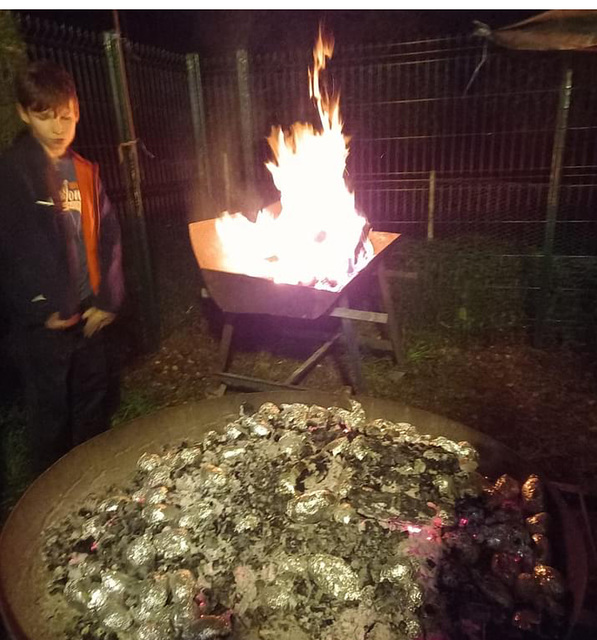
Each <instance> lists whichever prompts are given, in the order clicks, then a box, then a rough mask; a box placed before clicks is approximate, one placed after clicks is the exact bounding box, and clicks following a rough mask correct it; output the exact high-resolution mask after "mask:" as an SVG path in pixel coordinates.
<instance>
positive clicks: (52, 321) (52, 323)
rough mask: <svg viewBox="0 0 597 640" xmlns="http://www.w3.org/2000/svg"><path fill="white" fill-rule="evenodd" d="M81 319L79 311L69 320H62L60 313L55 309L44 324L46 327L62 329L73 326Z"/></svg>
mask: <svg viewBox="0 0 597 640" xmlns="http://www.w3.org/2000/svg"><path fill="white" fill-rule="evenodd" d="M80 319H81V316H80V315H79V314H78V313H75V315H74V316H71V317H70V318H68V319H67V320H62V319H61V318H60V314H59V313H58V311H55V312H54V313H53V314H52V315H50V316H49V317H48V319H47V320H46V321H45V322H44V325H45V327H46V329H52V330H62V329H68V328H69V327H72V326H73V325H75V324H77V322H79V320H80Z"/></svg>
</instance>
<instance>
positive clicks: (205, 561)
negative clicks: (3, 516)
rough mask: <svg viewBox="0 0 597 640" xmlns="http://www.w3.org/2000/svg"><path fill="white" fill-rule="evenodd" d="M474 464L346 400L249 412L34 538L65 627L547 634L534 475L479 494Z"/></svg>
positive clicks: (130, 635)
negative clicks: (43, 537) (342, 404)
mask: <svg viewBox="0 0 597 640" xmlns="http://www.w3.org/2000/svg"><path fill="white" fill-rule="evenodd" d="M476 466H477V454H476V451H475V450H474V449H473V448H472V447H471V446H470V445H468V444H467V443H455V442H453V441H451V440H448V439H446V438H443V437H438V438H431V437H430V436H423V435H419V434H418V433H417V431H416V429H415V428H414V427H412V426H411V425H410V424H406V423H398V424H395V423H392V422H389V421H387V420H373V421H368V420H367V419H366V416H365V414H364V411H363V410H362V408H361V406H360V405H359V404H358V403H353V404H352V409H351V410H350V411H349V410H345V409H339V408H337V407H332V408H329V409H325V408H322V407H319V406H308V405H303V404H291V405H282V406H281V407H278V406H276V405H274V404H271V403H266V404H264V405H262V406H261V407H260V408H259V410H257V411H254V410H252V409H250V408H248V407H245V408H243V409H242V410H241V414H240V417H239V418H238V419H237V420H235V421H234V422H231V423H229V424H228V426H227V427H226V428H225V430H224V432H223V433H216V432H213V431H212V432H210V433H208V434H207V435H206V436H205V438H204V440H203V441H202V442H198V443H194V444H187V443H183V444H181V445H180V446H178V447H174V448H170V449H167V450H166V451H164V452H163V453H162V454H161V455H158V454H144V455H143V456H142V457H141V459H140V460H139V462H138V469H137V472H136V475H135V476H134V478H132V479H131V483H130V484H129V485H128V486H126V487H118V488H117V487H115V488H114V489H113V492H112V495H110V496H108V497H106V496H95V497H93V496H92V497H90V498H89V500H88V501H87V504H86V505H85V506H84V507H82V508H81V509H79V510H78V511H77V512H76V513H73V514H72V515H71V516H70V517H69V518H67V519H66V520H65V521H64V522H62V523H60V524H59V525H57V526H56V527H53V528H52V529H51V530H49V531H48V532H46V534H47V542H46V545H45V557H46V561H47V565H48V569H49V571H50V572H51V576H52V577H51V580H50V589H51V592H52V593H53V594H54V597H55V599H57V600H60V601H63V599H64V598H66V599H67V600H68V601H69V602H70V603H71V606H72V610H73V611H74V612H75V615H74V621H73V623H72V624H70V625H67V624H66V623H65V634H64V637H66V638H70V639H73V640H74V639H75V638H76V639H77V640H80V639H81V638H84V639H86V640H115V639H118V640H162V639H163V640H166V639H171V638H178V639H182V640H206V639H208V638H220V637H227V636H230V635H234V637H238V638H246V639H257V638H262V639H268V638H272V639H273V638H281V637H284V638H288V639H289V640H309V639H313V640H346V638H349V637H350V638H357V639H360V640H381V639H387V640H393V639H395V640H402V639H404V638H410V639H413V640H414V639H416V638H432V637H433V638H449V637H453V638H470V639H471V640H474V639H477V638H479V639H480V638H486V639H491V638H496V639H497V638H499V639H500V640H503V639H506V638H509V637H515V636H513V635H512V633H511V632H512V631H513V630H514V627H513V626H512V621H513V623H514V625H516V626H517V627H518V628H520V629H535V628H540V629H541V631H542V633H547V634H551V635H552V636H555V635H556V634H557V629H558V624H557V622H558V620H559V619H560V617H561V614H562V611H561V599H562V596H563V585H562V580H561V577H560V576H559V575H558V573H557V572H556V570H555V569H553V568H551V567H549V566H546V565H545V564H543V563H538V558H539V557H540V556H541V557H542V554H543V552H544V550H543V549H539V548H534V546H533V541H532V540H531V535H534V536H536V535H540V536H544V535H545V534H546V532H547V531H548V528H549V521H548V517H547V516H546V514H545V512H544V511H543V509H544V501H543V496H542V492H541V485H540V482H539V480H538V478H536V477H531V478H530V479H529V480H527V482H525V483H524V485H523V486H522V489H521V488H520V487H519V485H518V483H516V481H514V480H512V479H511V478H508V477H507V476H504V477H502V478H500V479H499V480H498V481H497V482H496V483H495V484H494V485H489V484H488V483H486V485H487V486H486V488H485V489H482V483H483V482H484V480H483V478H482V477H481V476H479V475H478V474H477V473H476V471H475V469H476ZM525 518H526V522H525ZM536 542H537V541H535V544H536Z"/></svg>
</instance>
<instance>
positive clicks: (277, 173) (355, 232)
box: [216, 29, 373, 290]
mask: <svg viewBox="0 0 597 640" xmlns="http://www.w3.org/2000/svg"><path fill="white" fill-rule="evenodd" d="M333 49H334V43H333V40H332V39H326V40H325V41H324V38H323V35H322V31H321V29H320V31H319V38H318V40H317V43H316V45H315V48H314V50H313V69H309V91H310V96H311V98H312V99H313V101H314V103H315V106H316V107H317V112H318V114H319V120H320V123H321V130H318V129H316V128H314V127H313V126H312V125H311V124H307V123H300V122H295V123H294V124H293V125H292V126H291V127H290V130H289V131H283V130H282V128H281V127H274V128H273V129H272V132H271V134H270V136H269V138H268V143H269V146H270V148H271V150H272V152H273V154H274V160H273V161H271V162H268V163H267V164H266V167H267V169H268V170H269V172H270V173H271V175H272V178H273V181H274V184H275V185H276V188H277V189H278V190H279V191H280V194H281V195H280V204H281V211H280V212H279V213H278V215H276V213H274V212H273V211H272V210H271V209H267V208H266V209H263V210H261V211H259V213H258V214H257V218H256V221H255V222H251V221H250V220H249V219H248V218H247V217H246V216H244V215H243V214H242V213H234V214H230V213H228V212H224V213H223V214H222V216H221V217H220V218H219V219H218V220H217V223H216V228H217V230H218V234H219V237H220V240H221V242H222V248H223V251H224V253H225V254H226V262H227V264H228V267H229V268H230V269H231V270H232V271H236V272H239V273H245V274H248V275H252V276H256V277H262V278H268V279H271V280H273V281H274V282H279V283H288V284H304V285H311V286H314V287H316V288H320V289H330V290H337V289H340V288H341V287H342V286H344V285H345V284H346V283H347V282H348V281H349V280H350V279H351V278H352V277H353V276H354V275H355V274H356V273H357V272H358V271H359V270H360V269H362V268H363V267H364V266H365V265H366V264H367V262H368V261H369V260H370V258H371V257H372V256H373V248H372V246H371V243H370V242H369V239H368V224H367V220H366V218H365V217H364V216H363V215H361V214H360V213H358V212H357V211H356V209H355V199H354V194H353V193H351V192H350V191H349V189H348V187H347V185H346V182H345V179H344V172H345V169H346V158H347V157H348V151H349V147H348V141H349V139H348V138H347V137H346V136H344V134H343V133H342V121H341V119H340V109H339V98H338V95H332V96H329V95H328V94H327V92H326V91H322V90H321V88H320V74H321V72H322V71H323V70H324V69H325V67H326V62H327V60H328V59H330V58H331V57H332V53H333Z"/></svg>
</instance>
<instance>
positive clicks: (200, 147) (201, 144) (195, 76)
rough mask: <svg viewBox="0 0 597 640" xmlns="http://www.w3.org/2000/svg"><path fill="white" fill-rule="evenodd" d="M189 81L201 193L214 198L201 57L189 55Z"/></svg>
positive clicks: (194, 54) (187, 59)
mask: <svg viewBox="0 0 597 640" xmlns="http://www.w3.org/2000/svg"><path fill="white" fill-rule="evenodd" d="M186 61H187V79H188V83H189V94H190V98H191V116H192V120H193V133H194V137H195V154H196V156H197V168H198V174H199V175H198V178H199V185H200V187H199V188H200V191H201V193H207V195H208V196H209V198H212V197H213V193H212V185H211V167H210V162H209V154H208V153H207V134H206V132H205V104H204V101H203V85H202V83H201V67H200V64H199V55H198V54H196V53H188V54H187V56H186Z"/></svg>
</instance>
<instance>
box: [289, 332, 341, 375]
mask: <svg viewBox="0 0 597 640" xmlns="http://www.w3.org/2000/svg"><path fill="white" fill-rule="evenodd" d="M341 335H342V334H341V333H340V332H338V333H336V334H335V335H333V336H332V337H331V338H330V339H329V340H327V341H326V342H324V343H323V344H322V345H321V347H319V349H317V351H315V352H314V353H313V355H311V356H310V357H309V358H307V360H305V362H303V364H302V365H301V366H300V367H298V368H297V369H295V370H294V371H293V372H292V373H291V374H290V375H289V376H288V378H286V380H285V381H284V384H287V385H293V384H295V383H296V382H298V381H299V380H300V379H301V378H302V377H303V376H304V375H306V374H307V372H308V371H309V370H310V369H311V368H313V367H314V366H315V365H316V364H317V362H319V360H321V359H322V358H323V356H325V354H326V353H327V352H328V351H329V350H330V349H331V347H332V346H333V344H334V343H335V342H336V340H338V338H340V336H341Z"/></svg>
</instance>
